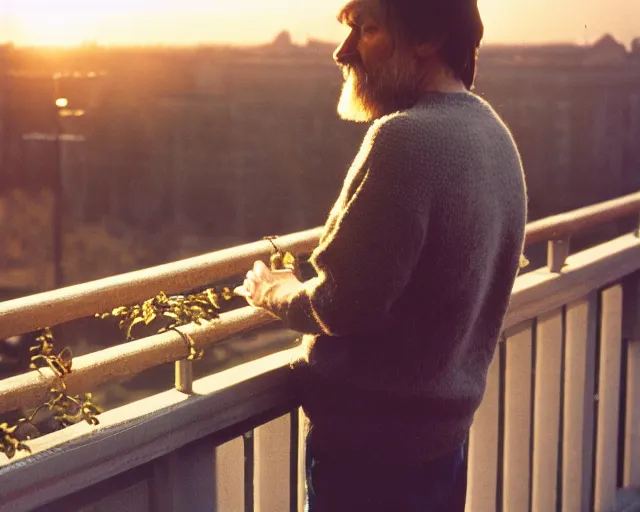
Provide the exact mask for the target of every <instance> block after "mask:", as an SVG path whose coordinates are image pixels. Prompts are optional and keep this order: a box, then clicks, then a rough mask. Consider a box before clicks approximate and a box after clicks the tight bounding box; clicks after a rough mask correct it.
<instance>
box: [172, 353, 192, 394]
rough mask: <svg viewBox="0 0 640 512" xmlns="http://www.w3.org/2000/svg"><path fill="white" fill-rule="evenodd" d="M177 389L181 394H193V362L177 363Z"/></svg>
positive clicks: (185, 360)
mask: <svg viewBox="0 0 640 512" xmlns="http://www.w3.org/2000/svg"><path fill="white" fill-rule="evenodd" d="M175 387H176V389H177V390H178V391H180V392H181V393H186V394H188V395H190V394H191V393H193V361H190V360H188V359H182V360H181V361H176V363H175Z"/></svg>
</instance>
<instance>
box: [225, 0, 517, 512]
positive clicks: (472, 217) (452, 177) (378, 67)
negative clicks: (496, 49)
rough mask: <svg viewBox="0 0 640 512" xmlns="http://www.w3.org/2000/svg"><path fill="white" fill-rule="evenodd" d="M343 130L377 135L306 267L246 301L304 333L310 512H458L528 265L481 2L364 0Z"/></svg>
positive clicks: (260, 284) (350, 56) (262, 282)
mask: <svg viewBox="0 0 640 512" xmlns="http://www.w3.org/2000/svg"><path fill="white" fill-rule="evenodd" d="M338 19H339V20H340V21H341V22H342V23H344V24H346V25H347V26H348V28H349V29H350V33H349V35H348V36H347V38H346V39H345V41H344V42H343V43H342V45H341V46H340V47H339V48H338V50H337V51H336V53H335V56H334V57H335V60H336V62H337V63H338V65H339V66H341V67H342V68H343V70H344V76H345V84H344V90H343V92H342V96H341V98H340V102H339V107H338V111H339V113H340V115H341V116H342V117H343V118H344V119H349V120H354V121H374V122H373V124H372V126H371V128H370V130H369V132H368V134H367V136H366V137H365V140H364V142H363V144H362V147H361V149H360V151H359V153H358V155H357V156H356V158H355V160H354V162H353V165H352V166H351V168H350V170H349V172H348V174H347V176H346V179H345V182H344V186H343V189H342V192H341V194H340V196H339V197H338V200H337V202H336V203H335V205H334V207H333V209H332V210H331V213H330V214H329V218H328V220H327V223H326V225H325V230H324V234H323V236H322V237H321V240H320V244H319V247H318V248H317V249H316V250H315V251H314V253H313V255H312V258H311V261H312V263H313V265H314V267H315V269H316V271H317V274H318V275H317V277H314V278H313V279H311V280H309V281H307V282H304V283H302V282H299V281H298V280H297V279H296V277H295V276H294V275H293V274H292V273H291V272H288V271H276V272H272V271H270V270H269V269H268V268H267V267H266V265H265V264H264V263H262V262H256V264H255V266H254V268H253V270H251V271H249V272H248V273H247V278H246V280H245V281H244V284H243V286H242V287H240V288H238V289H237V290H236V292H237V293H239V294H241V295H244V296H245V297H246V298H247V300H248V302H249V304H251V305H254V306H256V307H261V308H265V309H266V310H268V311H270V312H271V313H272V314H274V315H276V316H277V317H279V318H281V319H282V320H283V322H284V324H285V325H287V326H288V327H290V328H292V329H295V330H297V331H300V332H302V333H305V334H307V336H305V338H304V346H305V349H306V350H305V353H306V356H305V359H304V361H303V363H304V364H303V365H302V366H300V367H299V368H300V371H301V374H300V375H301V381H300V382H301V393H302V405H303V409H304V411H305V414H306V415H307V417H308V419H309V424H310V430H309V434H308V437H307V450H308V453H307V466H308V470H307V471H308V481H307V483H308V493H309V506H310V510H311V511H312V512H341V511H349V512H359V511H363V512H382V511H385V512H386V511H389V512H390V511H394V512H405V511H406V512H409V511H411V512H413V511H463V510H464V503H465V495H466V462H465V442H466V439H467V436H468V433H469V429H470V426H471V424H472V421H473V415H474V413H475V410H476V409H477V407H478V406H479V404H480V402H481V400H482V396H483V393H484V389H485V382H486V374H487V369H488V366H489V363H490V361H491V359H492V357H493V354H494V351H495V348H496V344H497V339H498V337H499V334H500V331H501V326H502V322H503V320H504V316H505V313H506V310H507V306H508V302H509V298H510V293H511V288H512V286H513V282H514V279H515V277H516V273H517V271H518V266H519V260H520V256H521V254H522V246H523V239H524V228H525V217H526V194H525V186H524V179H523V173H522V165H521V161H520V157H519V155H518V151H517V149H516V147H515V144H514V142H513V139H512V137H511V135H510V133H509V131H508V130H507V128H506V127H505V125H504V124H503V123H502V122H501V121H500V119H499V118H498V116H497V115H496V113H495V112H494V111H493V110H492V108H491V107H490V106H489V105H488V104H487V103H486V102H484V101H483V100H481V99H480V98H478V97H477V96H475V95H474V94H472V93H471V92H470V90H471V88H472V87H473V82H474V78H475V66H476V58H477V52H478V47H479V44H480V41H481V39H482V35H483V25H482V22H481V19H480V15H479V13H478V8H477V5H476V0H355V1H350V2H348V3H346V5H344V7H343V8H342V10H341V11H340V13H339V15H338Z"/></svg>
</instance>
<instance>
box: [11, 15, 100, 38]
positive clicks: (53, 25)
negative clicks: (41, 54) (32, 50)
mask: <svg viewBox="0 0 640 512" xmlns="http://www.w3.org/2000/svg"><path fill="white" fill-rule="evenodd" d="M94 22H95V19H93V17H92V16H91V13H86V12H83V13H69V12H56V11H46V10H45V11H44V12H29V13H24V14H21V15H20V28H21V32H22V33H23V36H24V38H25V40H27V41H29V44H31V45H34V46H74V45H79V44H81V43H82V42H84V41H87V40H90V39H91V34H92V28H93V24H94Z"/></svg>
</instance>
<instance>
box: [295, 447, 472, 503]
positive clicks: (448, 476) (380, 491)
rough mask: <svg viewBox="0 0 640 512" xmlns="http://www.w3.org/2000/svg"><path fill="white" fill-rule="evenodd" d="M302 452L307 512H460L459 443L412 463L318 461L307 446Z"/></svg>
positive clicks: (462, 471)
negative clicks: (450, 449) (455, 447)
mask: <svg viewBox="0 0 640 512" xmlns="http://www.w3.org/2000/svg"><path fill="white" fill-rule="evenodd" d="M306 452H307V454H306V455H307V456H306V473H307V508H306V509H305V510H306V512H464V508H465V500H466V493H467V464H466V455H465V447H464V446H463V447H461V448H459V449H458V450H456V451H454V452H453V453H450V454H448V455H445V456H444V457H441V458H439V459H436V460H433V461H429V462H426V463H424V464H421V465H419V466H413V467H405V466H402V467H400V466H399V467H394V466H382V465H380V464H371V463H367V462H366V461H362V460H353V459H351V460H349V459H346V458H343V459H339V458H338V459H336V460H331V461H328V460H318V459H317V458H315V457H314V456H313V454H312V453H310V450H309V445H308V444H307V450H306Z"/></svg>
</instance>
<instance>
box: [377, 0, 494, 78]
mask: <svg viewBox="0 0 640 512" xmlns="http://www.w3.org/2000/svg"><path fill="white" fill-rule="evenodd" d="M380 3H381V4H382V7H383V9H384V11H385V13H386V15H387V16H388V19H389V21H390V22H391V24H392V26H395V28H396V30H397V33H398V35H399V37H401V38H403V39H405V40H407V41H408V42H410V43H412V44H420V43H427V42H435V43H440V45H441V46H440V54H441V57H442V58H443V60H444V62H445V64H446V65H447V66H449V68H451V70H452V71H453V73H454V74H455V75H456V77H457V78H458V79H459V80H462V82H463V83H464V85H465V86H466V87H467V89H469V90H471V89H472V88H473V84H474V81H475V77H476V64H477V60H478V48H479V46H480V42H481V41H482V37H483V35H484V25H483V23H482V18H481V17H480V12H479V11H478V4H477V0H380Z"/></svg>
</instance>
